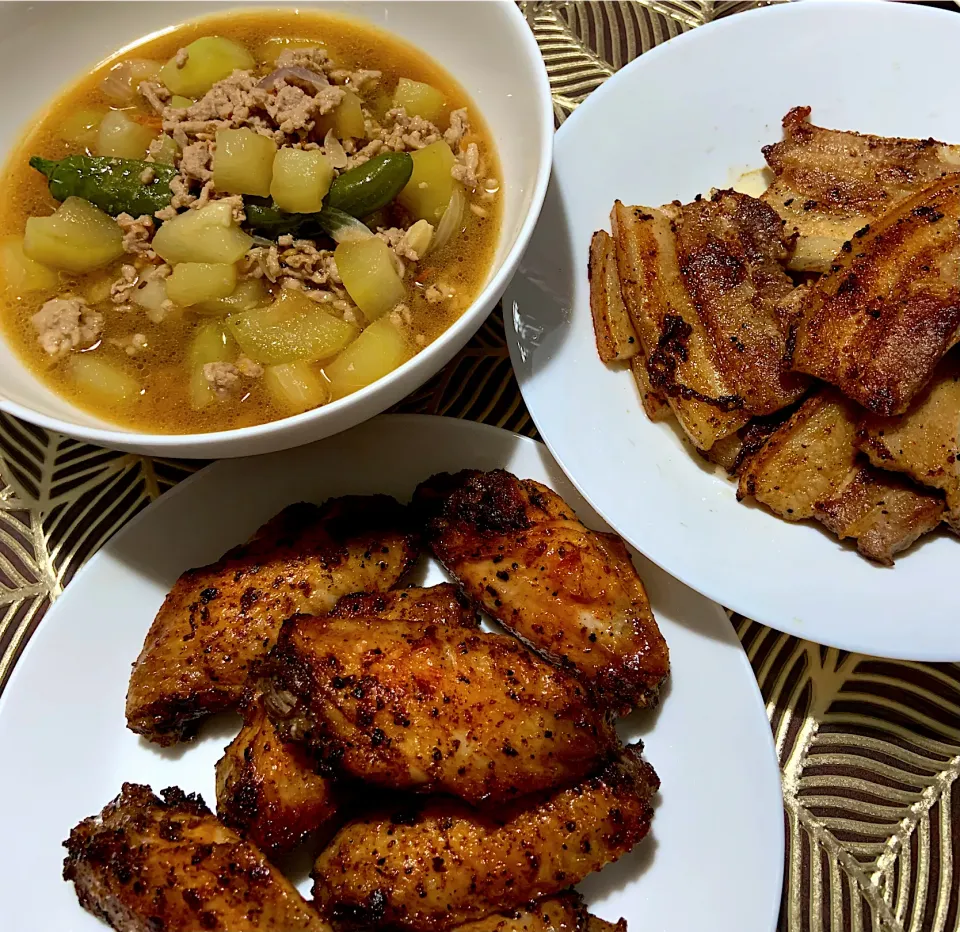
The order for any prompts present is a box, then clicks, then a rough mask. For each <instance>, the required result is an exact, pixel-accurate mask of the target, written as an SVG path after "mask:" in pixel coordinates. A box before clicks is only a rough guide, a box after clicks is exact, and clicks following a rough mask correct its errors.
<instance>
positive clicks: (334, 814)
mask: <svg viewBox="0 0 960 932" xmlns="http://www.w3.org/2000/svg"><path fill="white" fill-rule="evenodd" d="M242 711H243V720H244V725H243V728H242V729H241V731H240V734H238V735H237V737H236V738H234V740H233V741H232V742H231V743H230V745H229V747H227V749H226V751H225V752H224V755H223V757H222V758H220V760H219V761H218V762H217V815H218V816H219V818H220V820H221V821H222V822H223V823H224V824H225V825H229V826H232V827H233V828H236V829H237V830H238V831H240V832H242V833H243V834H244V835H245V836H246V837H247V838H249V839H250V840H251V841H252V842H254V844H256V845H257V847H259V848H260V849H261V850H262V851H264V852H265V853H266V854H268V855H274V854H280V853H283V852H286V851H289V850H291V849H292V848H294V847H295V846H296V845H298V844H299V843H300V842H301V841H303V840H304V839H305V838H306V837H307V836H308V835H310V834H312V833H314V832H318V831H321V830H326V831H327V832H332V831H333V830H334V829H335V828H336V827H337V826H338V816H339V814H340V813H341V812H342V810H343V796H344V792H343V790H341V789H339V788H338V787H337V786H335V785H334V783H333V781H332V780H330V779H329V778H328V777H325V776H322V775H321V774H319V773H317V764H316V761H314V760H313V759H312V757H311V756H310V754H309V753H308V752H307V750H306V749H305V748H303V747H302V746H301V745H298V744H294V743H292V742H288V741H284V740H283V739H281V738H280V736H279V735H278V734H277V732H276V730H275V728H274V726H273V723H272V722H271V721H270V718H269V717H268V716H267V713H266V711H265V710H264V708H263V697H262V696H261V695H260V694H259V693H256V692H252V693H251V694H250V695H249V696H247V697H246V698H245V699H244V703H243V707H242Z"/></svg>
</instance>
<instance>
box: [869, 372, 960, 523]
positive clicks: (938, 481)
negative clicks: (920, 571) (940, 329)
mask: <svg viewBox="0 0 960 932" xmlns="http://www.w3.org/2000/svg"><path fill="white" fill-rule="evenodd" d="M858 443H859V444H860V449H861V450H863V452H864V453H866V454H867V456H868V457H869V458H870V462H871V463H873V464H874V466H878V467H879V468H880V469H890V470H893V471H894V472H902V473H905V474H906V475H908V476H909V477H910V478H911V479H913V480H914V481H916V482H919V483H920V484H921V485H926V486H930V487H931V488H934V489H942V490H943V492H944V494H945V495H946V499H947V513H946V515H945V516H944V518H945V520H946V521H947V522H948V523H949V525H950V527H951V528H953V530H954V531H956V532H957V533H958V534H960V356H958V355H957V354H956V353H951V354H950V355H949V356H947V357H946V358H945V359H944V360H943V362H942V363H941V364H940V366H939V368H938V369H937V371H936V373H935V374H934V377H933V380H932V381H931V382H930V384H929V385H928V386H927V388H926V390H925V391H924V392H923V393H922V394H921V395H919V396H917V397H916V398H915V399H914V401H913V404H912V405H911V406H910V410H909V411H907V413H906V414H901V415H900V416H899V417H877V416H876V415H875V414H869V415H867V416H866V417H864V418H863V420H862V421H861V422H860V426H859V432H858Z"/></svg>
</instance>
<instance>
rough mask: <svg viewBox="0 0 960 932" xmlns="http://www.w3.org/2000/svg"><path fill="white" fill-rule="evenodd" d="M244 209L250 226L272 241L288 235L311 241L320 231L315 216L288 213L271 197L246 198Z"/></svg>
mask: <svg viewBox="0 0 960 932" xmlns="http://www.w3.org/2000/svg"><path fill="white" fill-rule="evenodd" d="M243 209H244V212H245V213H246V215H247V223H248V225H249V226H250V227H252V228H253V229H254V230H256V231H257V232H258V233H260V234H261V235H263V236H266V237H269V238H271V239H276V238H277V237H278V236H284V235H285V234H288V233H289V234H291V235H293V236H296V237H298V238H299V239H311V238H313V236H314V235H315V234H316V233H317V232H318V229H319V228H318V225H317V222H316V215H315V214H291V213H288V212H287V211H285V210H281V209H280V208H279V207H277V205H276V204H274V202H273V200H272V199H271V198H269V197H252V196H247V197H244V199H243Z"/></svg>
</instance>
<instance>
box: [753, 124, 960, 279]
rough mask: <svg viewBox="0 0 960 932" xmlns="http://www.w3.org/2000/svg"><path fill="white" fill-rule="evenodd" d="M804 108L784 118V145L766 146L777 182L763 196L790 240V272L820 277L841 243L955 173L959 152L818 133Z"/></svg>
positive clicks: (932, 143)
mask: <svg viewBox="0 0 960 932" xmlns="http://www.w3.org/2000/svg"><path fill="white" fill-rule="evenodd" d="M809 118H810V108H809V107H794V108H793V109H792V110H791V111H790V112H789V113H788V114H787V115H786V116H785V117H784V118H783V137H784V138H783V140H782V141H781V142H777V143H774V144H773V145H770V146H764V149H763V154H764V157H765V158H766V160H767V164H768V165H769V166H770V168H771V169H773V172H774V175H775V180H774V182H773V184H772V185H771V186H770V187H769V188H768V189H767V191H766V192H765V193H764V194H763V196H762V199H763V200H764V201H765V202H766V203H767V204H769V205H770V206H771V207H772V208H773V209H774V210H776V211H777V213H778V214H780V216H781V217H782V218H783V219H784V221H785V223H786V228H785V233H786V235H787V237H788V238H789V237H790V236H796V237H797V239H796V243H795V246H794V249H793V251H792V253H791V256H790V263H789V264H790V268H791V269H794V270H795V271H803V272H826V271H828V269H829V268H830V266H831V264H832V263H833V259H834V257H835V256H836V255H837V254H838V253H839V252H840V249H841V247H842V246H843V244H844V243H845V242H848V241H850V240H852V239H853V235H854V233H856V231H857V230H859V229H861V228H862V227H865V226H866V225H867V224H869V223H873V222H874V220H876V219H877V218H878V217H879V216H880V215H881V214H883V213H884V212H885V211H887V210H889V209H890V208H891V207H893V206H894V205H895V204H897V203H899V202H900V201H902V200H904V199H905V198H907V197H910V196H911V195H912V194H915V193H916V192H917V191H919V190H920V189H921V188H923V187H925V186H926V185H927V184H929V183H930V182H932V181H936V180H937V179H938V178H940V177H942V176H943V175H945V174H947V173H949V172H955V171H957V170H960V146H948V145H945V144H944V143H942V142H937V141H936V140H933V139H897V138H889V137H884V136H868V135H862V134H860V133H851V132H844V131H842V130H835V129H824V128H823V127H820V126H815V125H814V124H813V123H810V122H809Z"/></svg>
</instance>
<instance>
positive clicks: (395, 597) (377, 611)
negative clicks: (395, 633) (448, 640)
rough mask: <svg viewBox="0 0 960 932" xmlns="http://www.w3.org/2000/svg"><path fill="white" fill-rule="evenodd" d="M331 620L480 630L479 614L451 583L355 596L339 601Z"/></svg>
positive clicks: (359, 593) (362, 593) (363, 593)
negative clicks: (409, 623)
mask: <svg viewBox="0 0 960 932" xmlns="http://www.w3.org/2000/svg"><path fill="white" fill-rule="evenodd" d="M328 617H330V618H354V619H364V620H370V619H379V620H380V621H414V622H417V623H418V624H436V625H452V626H454V627H460V628H474V629H476V628H479V627H480V619H479V617H477V612H476V610H475V609H474V608H473V607H472V606H471V604H470V601H469V600H468V599H466V598H465V597H464V596H463V595H462V594H461V592H460V590H459V589H457V587H456V586H454V585H452V584H451V583H440V584H439V585H437V586H430V587H429V588H426V589H423V588H420V587H418V586H411V587H409V588H407V589H394V590H392V591H390V592H354V593H352V594H351V595H345V596H344V597H343V598H342V599H340V600H339V601H338V602H337V604H336V605H335V606H334V607H333V608H332V609H331V610H330V614H329V616H328Z"/></svg>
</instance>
